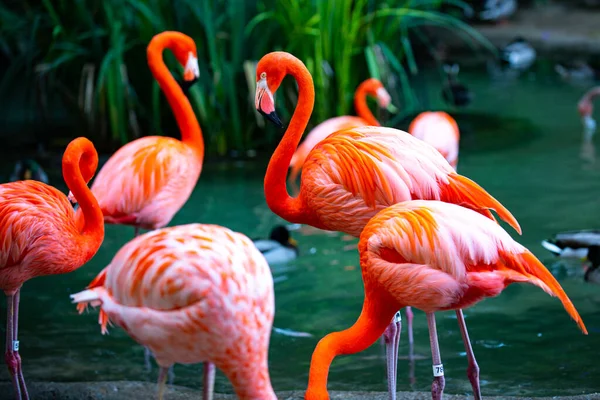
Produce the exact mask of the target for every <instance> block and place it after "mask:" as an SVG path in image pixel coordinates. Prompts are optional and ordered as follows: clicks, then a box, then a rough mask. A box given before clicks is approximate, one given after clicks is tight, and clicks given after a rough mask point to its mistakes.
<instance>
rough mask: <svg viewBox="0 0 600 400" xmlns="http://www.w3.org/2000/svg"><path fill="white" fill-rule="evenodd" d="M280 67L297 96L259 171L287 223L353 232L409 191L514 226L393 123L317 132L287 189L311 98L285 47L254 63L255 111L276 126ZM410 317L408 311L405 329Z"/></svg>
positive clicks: (307, 81) (306, 78)
mask: <svg viewBox="0 0 600 400" xmlns="http://www.w3.org/2000/svg"><path fill="white" fill-rule="evenodd" d="M287 74H290V75H292V76H293V77H294V78H295V79H296V82H297V83H298V89H299V96H298V104H297V106H296V110H295V111H294V115H293V116H292V119H291V121H290V124H289V127H288V129H287V131H286V132H285V134H284V136H283V138H282V139H281V142H280V143H279V145H278V146H277V149H276V150H275V152H274V154H273V156H272V157H271V161H270V162H269V166H268V168H267V172H266V175H265V183H264V188H265V198H266V201H267V205H268V206H269V208H270V209H271V210H272V211H273V212H274V213H275V214H277V215H279V216H280V217H282V218H283V219H285V220H287V221H289V222H292V223H299V224H307V225H311V226H313V227H316V228H319V229H325V230H331V231H341V232H344V233H346V234H349V235H352V236H355V237H359V236H360V233H361V232H362V230H363V228H364V226H365V225H366V224H367V222H368V221H369V220H370V219H371V218H372V217H373V216H374V215H375V214H377V212H378V211H380V210H382V209H384V208H386V207H388V206H390V205H392V204H396V203H399V202H402V201H407V200H412V199H424V200H441V201H445V202H448V203H455V204H459V205H461V206H465V207H469V208H472V209H474V210H477V211H478V212H480V213H482V214H484V215H486V216H487V217H489V218H491V219H494V217H493V216H492V214H491V212H490V211H489V210H490V209H493V210H495V211H496V212H497V213H498V215H499V216H500V218H502V219H503V220H504V221H506V222H508V223H509V224H510V225H511V226H512V227H513V228H515V229H516V230H517V231H518V232H519V233H521V229H520V227H519V224H518V222H517V221H516V219H515V218H514V217H513V216H512V215H511V213H510V212H509V211H508V210H507V209H506V208H505V207H504V206H502V204H500V203H499V202H498V201H497V200H496V199H494V198H493V197H492V196H491V195H490V194H489V193H487V192H486V191H485V190H484V189H483V188H481V187H480V186H479V185H477V184H476V183H475V182H473V181H471V180H470V179H468V178H466V177H464V176H461V175H458V174H457V173H456V172H455V171H454V170H453V169H452V167H451V166H450V164H448V162H447V161H446V160H445V159H444V157H443V156H442V155H441V154H440V153H439V152H438V151H437V150H435V149H434V148H433V147H431V146H430V145H429V144H427V143H425V142H423V141H421V140H419V139H417V138H415V137H414V136H411V135H409V134H408V133H406V132H402V131H399V130H397V129H392V128H383V127H373V126H367V127H358V128H353V129H348V130H345V131H338V132H336V133H333V134H331V135H330V136H328V137H327V138H325V139H323V140H322V141H321V142H319V143H318V144H317V145H316V146H315V147H314V148H313V150H312V151H311V152H310V153H309V154H308V156H307V159H306V161H305V163H304V166H303V170H304V171H303V173H302V177H301V183H300V193H299V195H298V196H297V197H293V198H292V197H290V195H289V194H288V192H287V188H286V174H287V169H288V165H289V163H290V160H291V158H292V154H293V153H294V150H295V149H296V147H297V146H298V142H299V141H300V138H301V136H302V132H303V131H304V129H305V128H306V125H307V123H308V120H309V119H310V115H311V113H312V109H313V105H314V85H313V81H312V77H311V75H310V73H309V72H308V69H307V68H306V66H305V65H304V64H303V63H302V61H300V60H299V59H297V58H296V57H294V56H293V55H291V54H289V53H285V52H273V53H269V54H267V55H265V56H264V57H263V58H262V59H261V60H260V61H259V63H258V65H257V70H256V97H255V102H256V108H257V110H258V111H259V112H261V113H262V114H263V115H265V116H266V117H267V119H269V120H270V121H272V122H274V123H275V124H278V125H280V126H282V124H281V121H280V119H279V117H278V116H277V113H276V112H275V103H274V100H273V93H275V91H276V90H277V88H278V87H279V85H280V84H281V81H282V80H283V78H284V77H285V76H286V75H287ZM409 305H410V304H409ZM463 322H464V321H463ZM388 323H389V321H388ZM410 323H411V321H410V316H409V331H410V328H411V325H410ZM389 324H390V326H389V328H390V329H389V331H388V332H386V335H384V340H385V341H386V344H387V346H388V355H387V360H388V364H387V368H388V375H389V376H390V377H393V379H392V380H391V381H390V379H388V389H389V391H390V395H391V396H394V395H395V393H396V391H395V374H394V373H393V371H395V370H396V364H397V357H398V352H397V350H396V348H397V345H398V341H399V332H400V331H399V324H400V321H399V320H396V319H394V320H393V321H392V323H389ZM390 347H392V348H390Z"/></svg>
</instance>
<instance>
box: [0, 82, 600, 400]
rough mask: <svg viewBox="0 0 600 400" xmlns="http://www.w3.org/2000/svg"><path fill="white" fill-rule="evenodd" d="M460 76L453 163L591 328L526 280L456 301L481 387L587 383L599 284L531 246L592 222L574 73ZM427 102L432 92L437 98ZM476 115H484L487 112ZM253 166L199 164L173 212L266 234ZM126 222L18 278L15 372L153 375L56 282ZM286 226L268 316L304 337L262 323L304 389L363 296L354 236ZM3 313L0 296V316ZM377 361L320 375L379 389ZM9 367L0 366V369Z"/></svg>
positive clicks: (139, 354) (551, 389) (417, 323)
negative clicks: (283, 257) (493, 202)
mask: <svg viewBox="0 0 600 400" xmlns="http://www.w3.org/2000/svg"><path fill="white" fill-rule="evenodd" d="M461 79H462V80H463V81H465V82H468V83H469V84H470V85H471V88H472V89H473V90H474V91H475V93H476V96H477V97H476V100H475V102H474V104H473V105H472V106H470V107H469V110H468V114H467V113H465V112H461V113H460V114H458V116H457V119H458V122H459V125H460V126H461V128H462V135H463V136H462V143H461V154H460V161H459V167H458V168H459V172H460V173H462V174H464V175H466V176H468V177H470V178H472V179H474V180H475V181H477V182H478V183H479V184H481V185H482V186H483V187H484V188H486V189H487V190H488V191H489V192H490V193H491V194H492V195H494V196H495V197H496V198H497V199H498V200H500V201H501V202H503V204H504V205H505V206H506V207H507V208H508V209H510V210H511V211H512V212H513V214H514V215H515V216H516V218H517V219H518V220H519V222H520V224H521V226H522V228H523V232H524V233H523V236H522V237H520V238H519V239H518V240H519V241H520V242H521V243H523V244H524V245H525V246H527V247H529V248H530V249H531V250H532V251H533V252H534V253H535V254H536V255H537V256H538V257H540V259H541V260H542V261H543V262H544V263H545V265H546V266H548V267H549V268H550V269H551V271H552V272H553V273H554V274H555V276H556V277H557V278H558V279H559V281H560V283H561V284H562V285H563V288H564V289H565V291H566V292H567V294H568V295H569V296H570V297H571V299H572V300H573V302H574V303H575V306H576V307H577V308H578V310H579V312H580V313H581V316H582V317H583V319H584V321H585V323H586V325H587V327H588V330H589V332H590V334H589V336H583V335H582V334H581V333H580V332H579V330H578V329H577V326H576V325H575V323H574V322H573V321H572V320H571V319H570V318H569V317H568V315H567V313H566V312H565V311H564V309H563V308H562V306H561V304H560V302H559V301H558V300H557V299H555V298H551V297H549V296H548V295H546V294H545V293H544V292H543V291H542V290H541V289H539V288H536V287H533V286H529V285H525V284H514V285H512V286H510V287H509V288H508V289H507V290H505V292H504V293H502V294H501V295H500V296H499V297H497V298H494V299H488V300H485V301H483V302H481V303H479V304H477V305H476V306H474V307H472V308H469V309H467V310H466V311H465V314H466V316H467V322H468V327H469V331H470V336H471V339H472V341H473V346H474V351H475V354H476V356H477V359H478V361H479V365H480V367H481V383H482V390H483V393H484V394H485V395H536V396H542V395H570V394H580V393H590V392H597V391H600V364H599V363H597V362H596V361H597V360H596V358H595V357H596V355H597V354H598V349H599V348H600V288H599V287H598V286H594V285H591V284H586V283H584V282H583V278H582V270H581V266H580V265H579V264H578V263H577V262H561V261H558V260H556V259H555V258H553V257H552V256H551V255H550V254H549V253H548V252H546V251H545V250H544V249H543V248H542V247H541V245H540V241H541V240H542V239H544V238H546V237H548V236H550V235H551V234H553V233H555V232H558V231H562V230H568V229H582V228H600V226H599V225H600V221H599V219H600V218H599V217H600V196H599V194H600V169H599V168H598V167H593V166H592V167H589V166H586V165H584V163H583V162H582V161H581V160H580V159H579V146H580V138H581V124H580V121H579V119H578V116H577V114H576V111H575V104H576V102H577V100H578V98H579V97H580V96H581V94H582V93H583V92H584V91H585V90H586V89H587V86H580V87H578V86H572V85H567V84H564V83H561V82H557V81H555V80H554V79H553V78H551V77H547V76H546V77H544V76H542V77H539V76H538V77H537V78H536V77H535V76H533V75H528V76H524V77H521V78H520V79H518V80H515V81H510V82H497V81H491V80H490V78H488V77H487V76H486V75H483V74H480V75H473V74H465V73H462V72H461ZM430 90H431V95H432V96H433V97H435V98H437V97H439V95H438V93H439V88H430ZM433 97H432V98H433ZM431 106H432V107H433V108H436V107H441V104H440V103H438V102H437V100H436V101H432V102H431ZM488 115H495V117H494V119H493V120H492V119H491V117H488ZM597 117H598V116H597ZM406 125H407V123H406ZM406 125H404V126H403V127H406ZM264 171H265V165H264V164H263V163H260V162H257V163H255V164H253V165H250V164H239V165H236V164H234V163H231V164H230V165H229V166H227V167H224V166H219V165H214V164H213V165H207V166H206V167H205V169H204V171H203V173H202V176H201V178H200V181H199V183H198V186H197V189H196V191H195V192H194V193H193V195H192V197H191V199H190V201H188V203H187V204H186V205H185V207H184V208H183V209H182V211H181V212H180V213H179V214H178V215H177V216H176V217H175V219H174V220H173V221H172V225H176V224H184V223H189V222H204V223H214V224H220V225H224V226H227V227H230V228H232V229H234V230H237V231H240V232H243V233H245V234H247V235H248V236H250V237H260V236H262V237H264V236H266V235H268V233H269V231H270V229H271V228H272V227H273V225H275V224H277V223H280V222H281V220H280V219H279V218H278V217H276V216H274V215H273V214H272V213H271V212H270V211H269V210H268V208H267V206H266V204H265V202H264V196H263V187H262V179H263V174H264ZM53 183H54V184H57V185H60V184H59V183H57V182H53ZM509 232H510V233H511V235H513V237H516V234H515V233H514V232H513V231H509ZM315 233H316V234H315ZM132 234H133V230H132V229H130V228H125V227H115V226H107V229H106V239H105V241H104V244H103V245H102V248H101V249H100V251H99V252H98V254H97V255H96V257H95V258H94V259H93V260H92V261H91V262H90V263H89V264H87V265H86V266H85V267H83V268H81V269H79V270H78V271H76V272H74V273H71V274H69V275H63V276H54V277H44V278H40V279H35V280H32V281H30V282H28V283H26V285H25V286H24V288H23V291H22V302H21V318H20V332H19V336H20V340H21V354H22V357H23V367H24V371H25V376H26V378H27V379H28V380H30V381H35V380H43V381H100V380H152V381H153V380H155V379H156V374H157V370H156V368H155V369H154V370H153V371H152V373H150V374H148V373H146V372H145V370H144V364H143V349H142V347H140V346H138V345H137V344H135V343H134V342H133V341H132V340H131V339H130V338H129V337H127V336H126V335H125V334H124V332H123V331H121V330H119V329H117V328H112V329H111V330H110V334H109V335H106V336H102V335H101V334H100V328H99V326H98V324H97V311H91V312H89V313H87V314H84V315H82V316H79V315H77V313H76V312H75V307H74V306H73V305H71V304H70V301H69V294H71V293H74V292H77V291H79V290H81V289H82V288H84V287H85V286H86V285H87V284H88V283H89V282H90V280H91V279H92V278H93V277H94V276H95V275H96V274H97V273H98V272H99V271H100V270H101V269H102V268H103V267H104V266H105V265H106V264H107V263H109V261H110V259H111V258H112V256H113V255H114V254H115V252H116V251H117V250H118V249H119V248H120V246H122V245H123V244H124V243H125V242H126V241H127V240H129V238H130V237H131V236H132ZM293 236H294V237H295V238H296V239H297V240H298V241H299V246H300V251H301V256H300V258H298V260H296V261H294V262H292V263H290V264H288V265H284V266H273V275H274V276H275V278H276V279H277V283H276V286H275V290H276V307H277V309H276V316H275V326H276V327H278V328H286V329H293V330H295V331H302V332H309V333H311V334H312V335H313V336H312V337H290V336H285V335H282V334H280V333H273V335H272V339H271V348H270V357H269V362H270V369H271V378H272V381H273V386H274V387H275V389H276V390H288V389H304V388H306V383H307V376H308V369H309V364H310V358H311V354H312V351H313V349H314V347H315V345H316V343H317V341H318V340H319V339H320V338H321V337H322V336H324V335H325V334H327V333H329V332H331V331H334V330H341V329H344V328H347V327H348V326H350V325H351V324H352V323H353V322H354V321H355V319H356V318H357V316H358V315H359V313H360V310H361V305H362V299H363V292H362V281H361V276H360V269H359V267H358V254H357V251H356V249H355V248H354V247H353V246H352V245H353V244H355V243H356V240H355V239H351V240H347V239H346V238H345V237H343V235H342V234H338V233H323V232H314V231H311V230H309V229H306V227H303V228H302V229H301V230H298V231H294V232H293ZM5 315H6V314H5V310H4V308H3V309H2V315H0V318H1V321H4V320H5V318H6V317H5ZM437 323H438V332H439V340H440V346H441V354H442V360H443V363H444V366H445V370H446V385H447V386H446V391H447V392H448V393H466V394H471V388H470V385H469V382H468V380H467V378H466V374H465V371H466V366H467V360H466V357H465V355H464V349H463V345H462V341H461V336H460V332H459V330H458V325H457V323H456V319H455V314H454V313H453V312H444V313H438V314H437ZM2 328H4V325H3V324H2ZM414 333H415V353H416V355H417V360H416V362H415V365H414V379H411V378H410V377H409V375H410V373H409V371H410V368H409V364H408V361H407V359H406V354H407V341H406V330H405V328H404V329H403V336H402V339H401V343H400V356H401V360H400V364H399V367H398V390H418V391H429V390H430V385H431V380H432V376H431V361H430V360H431V358H430V357H431V353H430V348H429V340H428V331H427V324H426V319H425V315H424V314H423V313H422V312H420V311H418V310H415V319H414ZM2 335H3V336H2V337H4V332H2ZM384 362H385V358H384V351H383V347H382V346H381V345H380V344H379V343H377V344H376V345H373V346H372V347H371V348H369V349H368V350H366V351H364V352H362V353H359V354H356V355H353V356H346V357H339V358H337V359H336V361H335V362H334V363H333V366H332V369H331V373H330V378H329V388H330V389H332V390H352V389H357V390H377V391H384V390H386V381H385V376H386V375H385V363H384ZM201 369H202V367H201V365H192V366H184V365H177V366H176V367H175V374H176V377H175V383H176V384H179V385H185V386H190V387H195V388H200V387H201V377H202V373H201ZM8 379H9V377H8V373H7V371H6V368H5V367H4V366H1V368H0V380H8ZM215 389H216V391H218V392H230V391H231V386H230V385H229V383H228V382H227V380H226V379H225V378H224V377H223V375H221V374H219V375H218V376H217V382H216V388H215Z"/></svg>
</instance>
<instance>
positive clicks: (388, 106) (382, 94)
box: [376, 87, 398, 114]
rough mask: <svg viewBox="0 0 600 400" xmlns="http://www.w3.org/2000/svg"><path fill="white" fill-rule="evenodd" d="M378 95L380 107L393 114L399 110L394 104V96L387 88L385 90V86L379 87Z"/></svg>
mask: <svg viewBox="0 0 600 400" xmlns="http://www.w3.org/2000/svg"><path fill="white" fill-rule="evenodd" d="M376 95H377V103H379V107H381V108H383V109H384V110H388V111H389V112H391V113H392V114H395V113H397V112H398V109H397V108H396V107H395V106H394V105H393V104H392V96H390V94H389V93H388V91H387V90H385V88H382V87H380V88H379V89H377V92H376Z"/></svg>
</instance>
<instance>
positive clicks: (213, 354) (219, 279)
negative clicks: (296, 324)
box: [72, 224, 276, 400]
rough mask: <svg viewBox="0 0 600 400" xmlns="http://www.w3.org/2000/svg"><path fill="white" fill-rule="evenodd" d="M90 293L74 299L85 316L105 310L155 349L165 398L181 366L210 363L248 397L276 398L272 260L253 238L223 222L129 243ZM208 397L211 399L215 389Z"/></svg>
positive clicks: (103, 318)
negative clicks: (89, 308) (172, 373)
mask: <svg viewBox="0 0 600 400" xmlns="http://www.w3.org/2000/svg"><path fill="white" fill-rule="evenodd" d="M88 288H89V289H88V290H85V291H83V292H80V293H77V294H75V295H72V298H73V300H74V302H76V303H79V304H78V306H77V308H78V310H79V311H80V312H83V310H84V309H85V308H86V304H87V303H91V304H92V305H93V306H95V305H100V306H101V311H100V320H99V322H100V324H101V325H102V333H105V332H106V331H107V329H106V326H107V324H108V323H109V321H112V322H114V323H116V324H117V325H119V326H120V327H121V328H123V329H124V330H125V331H126V332H127V333H128V334H129V336H131V337H132V338H133V339H134V340H135V341H137V342H138V343H140V344H142V345H144V346H146V347H148V348H150V349H151V350H152V352H153V353H154V355H155V358H156V361H157V363H158V365H159V366H160V367H161V368H160V374H159V378H158V382H159V390H158V393H159V399H161V398H162V394H163V391H164V385H165V379H166V376H167V371H168V369H169V368H170V367H171V366H172V365H173V364H174V363H176V362H177V363H184V364H191V363H197V362H202V361H204V362H207V361H210V362H211V363H214V364H215V365H216V366H217V367H218V368H220V369H221V370H222V371H223V372H224V373H225V375H226V376H227V378H229V380H230V381H231V383H232V384H233V387H234V389H235V392H236V394H237V396H238V398H239V399H242V400H257V399H261V400H276V397H275V393H274V392H273V388H272V386H271V381H270V379H269V370H268V366H267V356H268V347H269V338H270V333H271V327H272V325H273V314H274V308H275V304H274V294H273V278H272V276H271V271H270V269H269V266H268V264H267V261H266V260H265V258H264V257H263V255H262V254H261V253H260V251H258V249H257V248H256V247H255V246H254V244H253V243H252V241H251V240H250V239H248V238H247V237H246V236H244V235H242V234H240V233H236V232H232V231H231V230H229V229H227V228H223V227H220V226H216V225H201V224H190V225H182V226H175V227H169V228H163V229H160V230H155V231H152V232H148V233H146V234H144V235H141V236H139V237H137V238H135V239H133V240H132V241H130V242H129V243H127V244H126V245H125V246H123V248H121V250H119V252H118V253H117V254H116V255H115V257H114V258H113V260H112V262H111V263H110V264H109V265H108V266H107V267H106V268H104V270H102V272H100V274H99V275H98V276H97V277H96V278H95V279H94V280H93V282H92V283H91V284H90V285H89V287H88ZM204 389H205V394H204V399H210V398H212V387H210V392H211V393H207V386H206V385H205V387H204Z"/></svg>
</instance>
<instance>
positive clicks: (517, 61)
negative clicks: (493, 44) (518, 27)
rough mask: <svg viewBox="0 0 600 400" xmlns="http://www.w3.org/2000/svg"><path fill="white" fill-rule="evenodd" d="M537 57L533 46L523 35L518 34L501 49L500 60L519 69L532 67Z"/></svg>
mask: <svg viewBox="0 0 600 400" xmlns="http://www.w3.org/2000/svg"><path fill="white" fill-rule="evenodd" d="M536 58H537V53H536V51H535V49H534V48H533V46H532V45H531V44H530V43H529V42H528V41H527V40H525V39H524V38H523V37H521V36H517V37H516V38H515V39H513V40H512V41H511V42H509V43H508V44H507V45H506V46H505V47H504V48H502V49H501V50H500V62H501V63H502V64H504V65H505V66H507V67H508V68H511V69H514V70H517V71H524V70H526V69H528V68H529V67H531V66H532V65H533V63H534V62H535V60H536Z"/></svg>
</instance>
